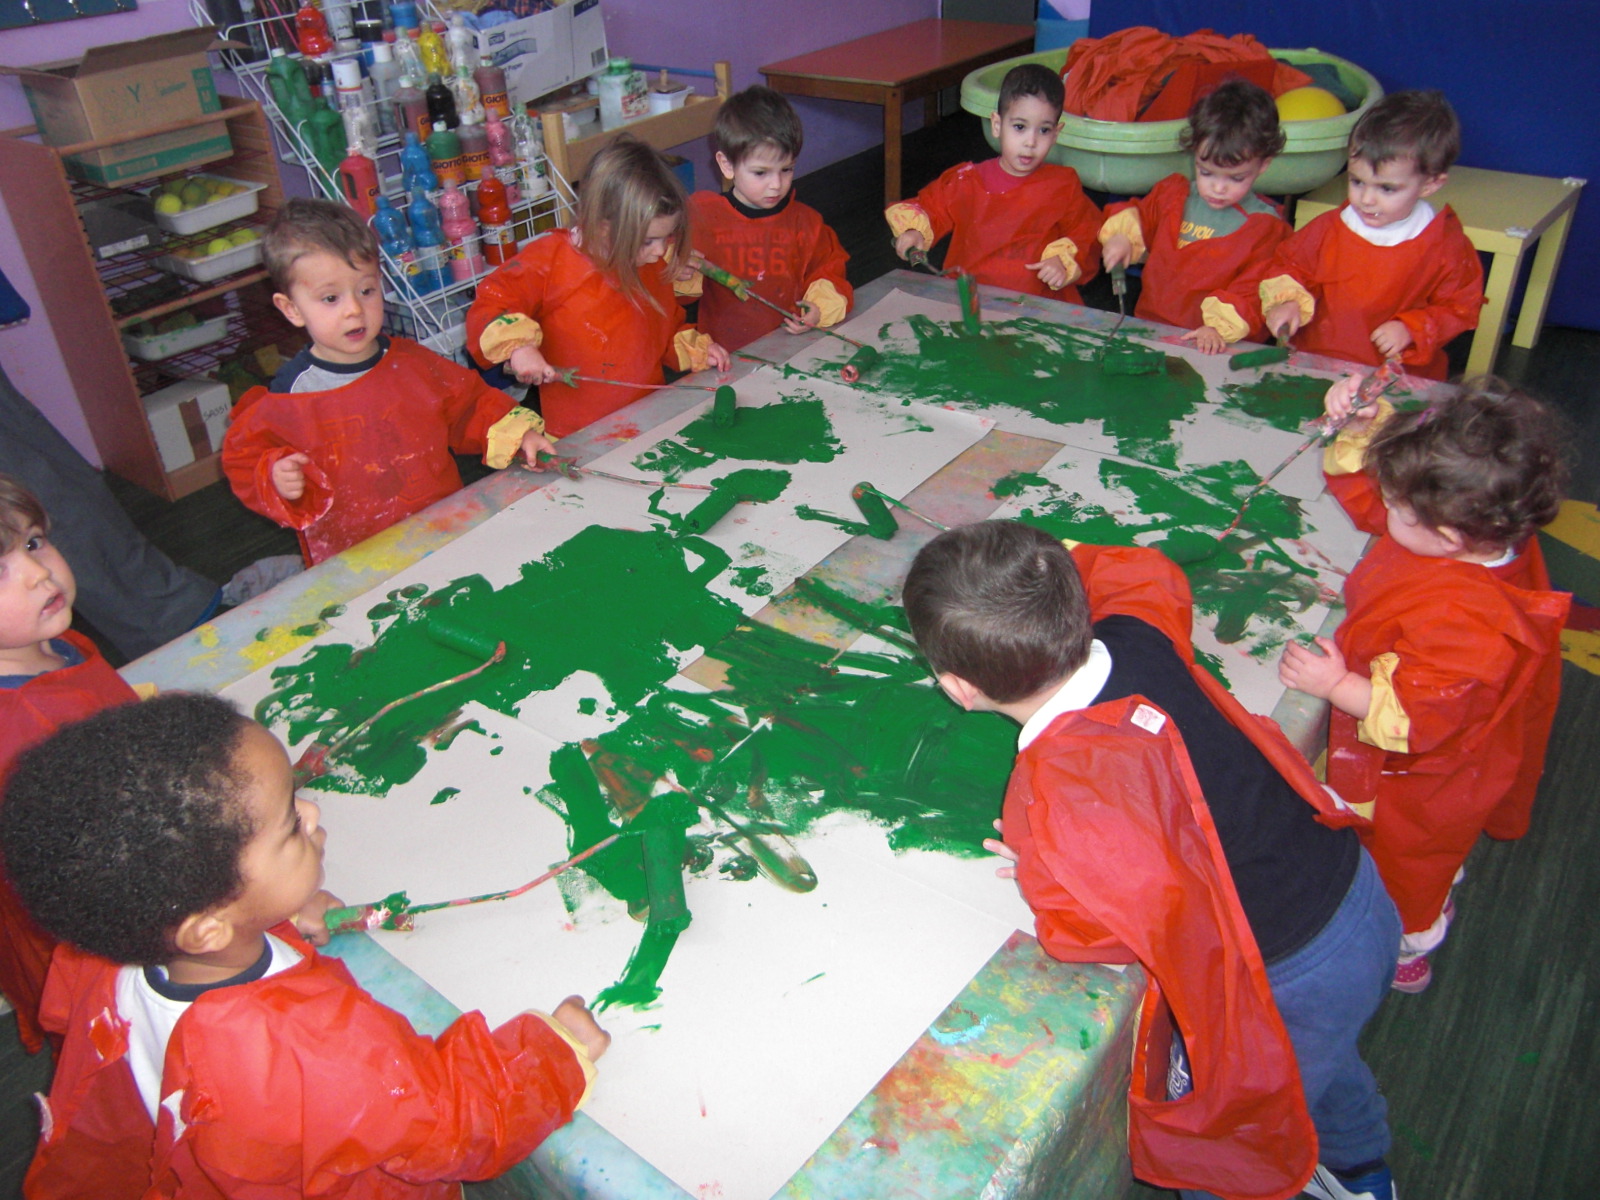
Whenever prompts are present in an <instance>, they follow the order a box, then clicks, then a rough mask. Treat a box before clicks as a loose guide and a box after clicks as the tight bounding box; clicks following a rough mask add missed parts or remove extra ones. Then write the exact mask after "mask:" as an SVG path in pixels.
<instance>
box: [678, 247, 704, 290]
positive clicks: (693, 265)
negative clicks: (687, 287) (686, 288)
mask: <svg viewBox="0 0 1600 1200" xmlns="http://www.w3.org/2000/svg"><path fill="white" fill-rule="evenodd" d="M705 261H706V260H705V259H704V258H703V257H702V256H701V254H700V251H698V250H695V249H692V248H691V249H690V251H689V253H687V254H685V255H684V256H683V261H682V262H681V263H679V264H678V265H677V266H676V267H675V268H674V269H673V272H672V278H673V279H674V280H676V281H680V282H681V281H682V280H685V279H688V278H689V277H690V276H692V275H693V274H694V273H695V272H696V271H698V270H699V269H700V264H701V263H703V262H705Z"/></svg>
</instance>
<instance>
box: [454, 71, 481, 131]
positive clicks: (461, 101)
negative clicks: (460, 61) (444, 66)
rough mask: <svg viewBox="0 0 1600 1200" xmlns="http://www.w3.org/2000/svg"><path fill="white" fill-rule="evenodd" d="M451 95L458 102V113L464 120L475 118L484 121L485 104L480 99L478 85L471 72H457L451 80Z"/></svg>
mask: <svg viewBox="0 0 1600 1200" xmlns="http://www.w3.org/2000/svg"><path fill="white" fill-rule="evenodd" d="M449 86H450V95H451V96H452V97H453V98H454V99H455V102H456V113H457V114H458V115H459V116H460V117H461V119H462V120H466V118H467V117H469V116H470V117H473V118H475V119H476V120H478V121H480V122H481V121H482V120H483V103H482V101H481V100H480V99H479V98H478V85H477V82H476V81H475V80H474V79H473V78H472V74H471V72H469V71H457V72H456V73H455V74H454V75H452V76H451V77H450V80H449Z"/></svg>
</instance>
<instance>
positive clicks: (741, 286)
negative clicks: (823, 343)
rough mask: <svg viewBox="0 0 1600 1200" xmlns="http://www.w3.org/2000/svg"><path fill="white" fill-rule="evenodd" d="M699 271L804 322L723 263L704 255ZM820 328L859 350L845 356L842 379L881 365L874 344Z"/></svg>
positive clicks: (854, 377)
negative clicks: (727, 268)
mask: <svg viewBox="0 0 1600 1200" xmlns="http://www.w3.org/2000/svg"><path fill="white" fill-rule="evenodd" d="M700 273H701V274H702V275H704V276H705V277H706V278H707V279H709V280H711V282H712V283H720V284H721V285H722V286H723V287H725V288H727V289H728V290H729V291H730V292H732V293H733V294H734V295H735V296H737V297H738V298H739V299H740V300H754V301H755V302H756V303H758V304H765V305H766V306H767V307H768V308H770V309H771V310H772V311H773V312H775V313H777V314H778V315H779V316H781V317H783V318H785V319H786V320H790V321H799V322H800V323H801V324H804V323H805V318H804V317H802V316H801V315H800V314H799V313H797V312H791V311H790V310H789V309H787V308H784V307H783V305H781V304H778V303H775V302H774V301H772V300H768V299H767V298H766V297H765V296H763V295H762V294H761V293H760V292H758V291H756V290H755V289H754V288H752V287H751V286H750V282H749V281H748V280H746V279H741V278H739V276H737V275H735V274H733V272H731V271H725V270H723V269H722V268H721V267H719V266H717V264H716V263H713V262H707V261H706V260H705V259H704V258H702V259H701V260H700ZM817 332H818V333H825V334H827V335H828V336H829V337H834V338H838V339H839V340H840V341H841V342H846V343H848V344H849V345H851V346H854V347H855V348H856V352H855V353H854V354H852V355H851V356H850V357H849V359H848V360H846V362H845V364H844V365H843V366H842V367H840V368H839V378H840V379H843V380H844V381H845V382H846V383H855V382H856V380H858V379H860V378H861V373H862V372H863V371H870V370H872V368H873V367H875V366H877V365H878V361H879V359H880V357H881V356H880V355H879V353H878V351H877V350H876V349H874V348H873V347H871V346H868V345H866V344H865V343H862V342H858V341H856V340H855V338H851V337H846V336H845V335H844V334H842V333H837V332H835V331H834V330H832V329H818V330H817Z"/></svg>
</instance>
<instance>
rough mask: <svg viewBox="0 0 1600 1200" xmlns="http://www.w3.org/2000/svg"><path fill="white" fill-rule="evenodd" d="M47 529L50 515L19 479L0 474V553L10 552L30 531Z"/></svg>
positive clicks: (48, 530) (46, 530) (47, 530)
mask: <svg viewBox="0 0 1600 1200" xmlns="http://www.w3.org/2000/svg"><path fill="white" fill-rule="evenodd" d="M33 529H37V530H39V532H41V533H49V532H50V518H49V516H47V515H46V513H45V511H44V505H42V504H40V503H39V500H38V497H36V496H35V495H34V494H33V493H32V492H30V491H29V490H28V489H27V488H26V487H24V486H23V485H22V481H21V480H20V479H16V478H14V477H12V476H10V475H0V554H10V553H11V552H12V551H13V550H15V549H16V548H17V547H18V546H19V545H20V544H21V543H22V541H23V539H24V538H26V537H27V536H28V533H29V531H30V530H33Z"/></svg>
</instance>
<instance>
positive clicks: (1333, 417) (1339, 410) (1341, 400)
mask: <svg viewBox="0 0 1600 1200" xmlns="http://www.w3.org/2000/svg"><path fill="white" fill-rule="evenodd" d="M1364 382H1365V380H1364V379H1363V378H1362V376H1360V375H1346V376H1345V377H1344V378H1343V379H1341V380H1339V382H1338V383H1336V384H1334V385H1333V386H1332V387H1331V388H1329V389H1328V394H1327V395H1326V396H1324V397H1323V398H1322V410H1323V411H1324V412H1325V413H1327V414H1328V423H1329V424H1330V425H1332V424H1338V423H1339V422H1340V421H1344V420H1345V419H1346V418H1349V421H1348V423H1347V424H1346V425H1345V426H1344V428H1345V429H1347V430H1349V431H1350V432H1351V433H1360V432H1361V431H1362V430H1363V429H1365V428H1366V427H1367V425H1368V424H1369V423H1370V422H1371V421H1372V418H1373V417H1375V416H1377V415H1378V407H1377V405H1375V404H1365V405H1363V406H1362V408H1363V410H1364V411H1363V412H1362V413H1361V414H1360V415H1357V416H1351V413H1353V412H1355V411H1356V404H1357V397H1358V394H1359V393H1360V391H1361V385H1362V383H1364Z"/></svg>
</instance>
